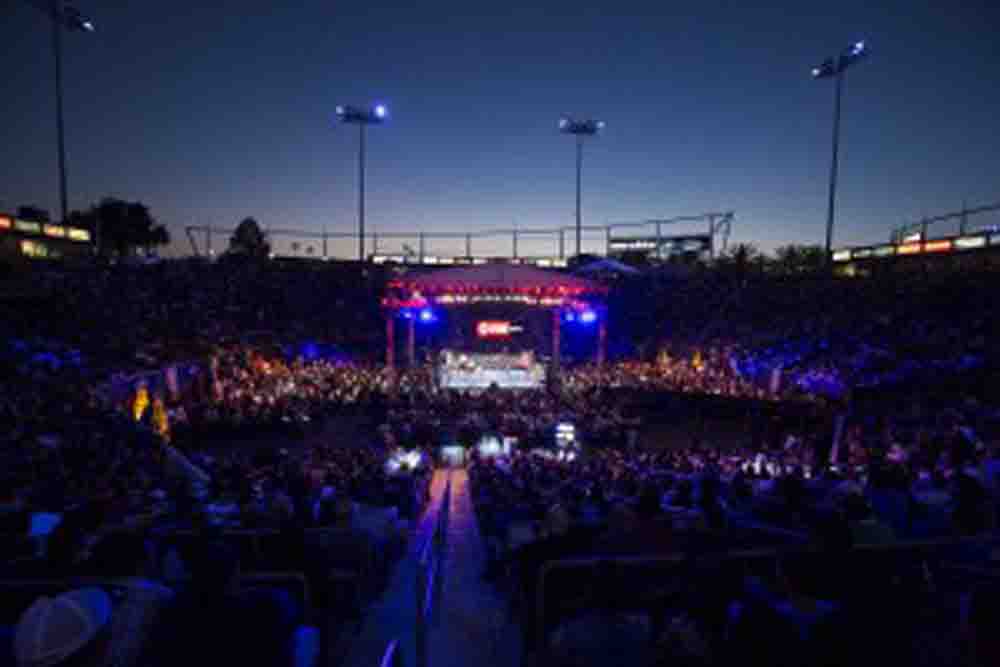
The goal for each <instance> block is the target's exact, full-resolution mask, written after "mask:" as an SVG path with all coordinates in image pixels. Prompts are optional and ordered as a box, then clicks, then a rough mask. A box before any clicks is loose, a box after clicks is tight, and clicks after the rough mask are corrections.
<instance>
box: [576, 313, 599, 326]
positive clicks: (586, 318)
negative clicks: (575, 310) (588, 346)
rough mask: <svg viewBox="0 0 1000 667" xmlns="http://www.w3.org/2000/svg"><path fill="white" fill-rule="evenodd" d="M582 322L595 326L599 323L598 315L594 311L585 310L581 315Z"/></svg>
mask: <svg viewBox="0 0 1000 667" xmlns="http://www.w3.org/2000/svg"><path fill="white" fill-rule="evenodd" d="M580 321H581V322H583V323H584V324H593V323H594V322H596V321H597V313H595V312H594V311H592V310H585V311H583V312H582V313H580Z"/></svg>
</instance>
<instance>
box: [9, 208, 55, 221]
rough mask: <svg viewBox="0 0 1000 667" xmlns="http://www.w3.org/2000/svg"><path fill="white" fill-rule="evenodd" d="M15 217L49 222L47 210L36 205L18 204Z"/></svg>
mask: <svg viewBox="0 0 1000 667" xmlns="http://www.w3.org/2000/svg"><path fill="white" fill-rule="evenodd" d="M17 217H18V218H20V219H21V220H30V221H31V222H50V221H51V218H50V217H49V212H48V211H46V210H45V209H44V208H39V207H38V206H18V207H17Z"/></svg>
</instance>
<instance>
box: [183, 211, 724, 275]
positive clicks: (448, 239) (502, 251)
mask: <svg viewBox="0 0 1000 667" xmlns="http://www.w3.org/2000/svg"><path fill="white" fill-rule="evenodd" d="M735 217H736V216H735V213H734V212H733V211H712V212H708V213H701V214H698V215H682V216H675V217H671V218H651V219H648V220H639V221H629V222H608V223H606V224H603V225H584V226H583V227H582V231H583V252H584V253H586V254H593V255H609V254H611V251H612V245H613V242H614V241H615V240H616V238H617V237H618V236H620V235H623V234H627V235H628V236H630V237H635V236H641V237H643V238H645V239H647V240H649V241H654V242H655V243H656V246H657V247H659V246H660V244H661V243H662V242H665V241H669V240H670V239H671V238H674V237H672V236H671V235H670V234H668V233H666V232H667V229H668V228H670V226H672V225H691V226H693V228H694V229H697V230H698V234H702V235H704V236H706V237H708V238H709V239H710V242H709V247H708V253H709V254H710V255H714V254H715V253H717V252H719V251H724V250H725V249H726V247H727V245H728V242H729V236H730V234H731V233H732V225H733V222H734V220H735ZM686 229H692V227H688V228H686ZM234 231H235V229H233V228H225V227H217V226H213V225H188V226H186V227H185V228H184V233H185V234H186V236H187V239H188V243H189V244H190V246H191V251H192V253H193V254H194V255H196V256H201V255H207V256H213V255H215V254H217V253H221V252H223V251H225V249H226V247H227V246H228V244H229V239H230V237H231V236H232V234H233V232H234ZM265 233H266V234H267V236H268V240H269V242H270V244H271V250H272V252H274V253H275V254H276V255H280V256H294V257H302V258H312V259H351V260H355V259H357V258H358V251H357V248H358V242H359V237H358V234H357V233H355V232H328V231H316V230H307V229H291V228H269V229H266V230H265ZM573 233H575V227H573V226H556V227H545V228H505V229H484V230H479V231H474V232H466V231H438V230H432V231H391V232H388V231H383V232H371V233H369V234H367V235H366V238H365V256H366V257H369V258H371V257H373V256H391V257H395V256H399V257H402V258H403V260H402V261H404V262H405V263H416V264H423V263H425V260H431V259H437V258H447V259H449V260H453V259H456V258H458V259H463V260H465V261H468V262H472V261H473V260H474V259H479V258H498V257H510V258H514V259H524V260H534V261H548V262H553V261H555V260H565V259H567V258H569V257H570V256H571V255H572V254H573V252H572V250H571V249H570V247H569V246H570V245H571V244H567V242H566V240H567V236H568V235H569V236H572V234H573ZM690 236H691V234H690V233H688V234H683V235H681V237H683V238H688V237H690ZM681 237H677V238H681ZM220 241H221V242H220Z"/></svg>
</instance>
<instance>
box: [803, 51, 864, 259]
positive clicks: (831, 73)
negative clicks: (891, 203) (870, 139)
mask: <svg viewBox="0 0 1000 667" xmlns="http://www.w3.org/2000/svg"><path fill="white" fill-rule="evenodd" d="M866 55H868V49H867V47H866V46H865V43H864V42H855V43H854V44H851V45H850V46H849V47H847V48H846V49H845V50H844V52H843V53H841V54H840V55H839V56H837V57H835V58H827V59H826V60H824V61H823V62H822V63H821V64H820V65H818V66H816V67H813V68H812V77H813V78H814V79H831V78H832V79H833V80H834V97H833V158H832V160H831V162H830V191H829V198H828V200H827V208H826V246H825V248H826V264H827V265H828V266H829V265H831V261H832V256H831V254H830V253H831V252H832V250H833V247H832V246H833V219H834V209H835V205H836V198H837V166H838V158H839V153H840V99H841V97H842V95H843V84H844V73H845V72H847V69H848V68H849V67H850V66H851V65H853V64H854V63H856V62H858V61H859V60H861V59H862V58H864V57H865V56H866Z"/></svg>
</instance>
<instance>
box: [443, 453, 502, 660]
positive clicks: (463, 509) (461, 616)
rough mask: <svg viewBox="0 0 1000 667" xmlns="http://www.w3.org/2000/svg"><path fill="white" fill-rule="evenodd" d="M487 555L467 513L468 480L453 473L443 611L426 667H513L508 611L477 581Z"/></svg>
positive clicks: (462, 472) (464, 474)
mask: <svg viewBox="0 0 1000 667" xmlns="http://www.w3.org/2000/svg"><path fill="white" fill-rule="evenodd" d="M485 559H486V554H485V552H484V550H483V542H482V539H481V538H480V535H479V525H478V523H477V521H476V515H475V512H474V511H473V509H472V498H471V496H470V494H469V476H468V473H467V472H466V471H465V470H464V469H463V470H454V471H453V472H452V477H451V516H450V522H449V527H448V559H447V562H446V564H445V568H444V571H445V578H444V593H443V595H442V599H441V601H442V603H443V606H442V608H441V610H440V611H441V613H440V616H439V620H438V621H437V623H436V624H435V625H434V626H433V629H432V631H431V635H430V656H429V661H428V665H429V666H430V667H494V666H495V667H516V665H517V664H518V658H519V656H520V638H519V634H518V632H517V628H516V626H515V625H514V624H513V623H509V624H508V623H507V613H506V610H507V605H506V602H505V600H503V599H502V598H501V597H500V596H499V595H498V594H497V593H496V592H495V591H494V589H493V588H492V587H491V586H490V584H488V583H487V582H485V581H483V579H482V575H483V570H484V567H485Z"/></svg>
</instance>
